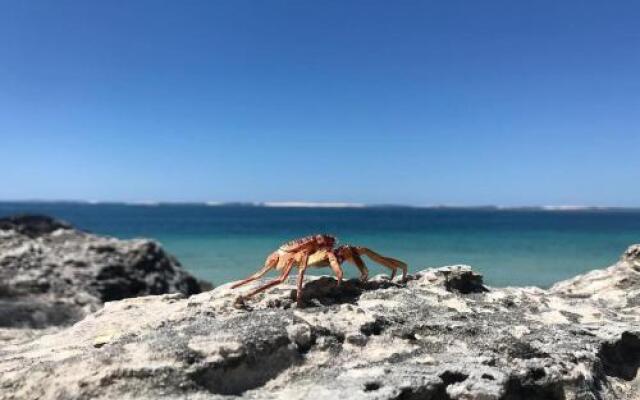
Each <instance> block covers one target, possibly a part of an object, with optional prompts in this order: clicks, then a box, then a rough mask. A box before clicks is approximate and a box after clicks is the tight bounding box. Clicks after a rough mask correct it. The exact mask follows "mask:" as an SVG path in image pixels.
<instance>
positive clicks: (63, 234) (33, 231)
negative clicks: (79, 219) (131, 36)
mask: <svg viewBox="0 0 640 400" xmlns="http://www.w3.org/2000/svg"><path fill="white" fill-rule="evenodd" d="M202 287H203V285H202V284H201V283H200V282H198V281H197V280H196V279H195V278H194V277H193V276H191V275H190V274H189V273H187V272H186V271H185V270H184V269H183V268H182V267H181V266H180V263H178V261H176V260H175V258H173V257H172V256H171V255H169V254H167V253H166V252H165V251H164V250H163V249H162V248H161V247H160V246H159V245H158V244H157V243H155V242H153V241H150V240H144V239H136V240H117V239H114V238H109V237H102V236H97V235H92V234H90V233H87V232H82V231H79V230H77V229H74V228H73V227H72V226H71V225H69V224H67V223H65V222H62V221H58V220H55V219H53V218H49V217H45V216H29V215H26V216H17V217H8V218H2V219H0V327H29V328H44V327H48V326H62V325H69V324H72V323H74V322H76V321H79V320H80V319H82V318H83V317H84V316H85V315H87V314H88V313H91V312H93V311H96V310H97V309H99V308H100V307H102V304H103V303H104V302H107V301H113V300H120V299H124V298H128V297H136V296H142V295H149V294H163V293H174V292H179V293H183V294H185V295H191V294H195V293H199V292H200V291H201V289H202Z"/></svg>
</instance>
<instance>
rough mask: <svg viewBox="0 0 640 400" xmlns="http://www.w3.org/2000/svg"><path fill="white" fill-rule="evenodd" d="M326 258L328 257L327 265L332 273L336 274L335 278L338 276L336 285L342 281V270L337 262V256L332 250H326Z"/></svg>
mask: <svg viewBox="0 0 640 400" xmlns="http://www.w3.org/2000/svg"><path fill="white" fill-rule="evenodd" d="M327 258H328V259H329V266H330V267H331V270H332V271H333V273H334V274H336V278H338V286H339V285H340V284H341V283H342V275H344V272H343V271H342V267H341V266H340V263H339V262H338V258H337V257H336V255H335V254H333V252H332V251H327Z"/></svg>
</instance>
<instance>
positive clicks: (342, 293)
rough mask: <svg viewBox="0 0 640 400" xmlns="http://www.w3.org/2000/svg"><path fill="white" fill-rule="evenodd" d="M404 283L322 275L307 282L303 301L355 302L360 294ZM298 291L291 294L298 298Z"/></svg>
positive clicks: (308, 303) (307, 304)
mask: <svg viewBox="0 0 640 400" xmlns="http://www.w3.org/2000/svg"><path fill="white" fill-rule="evenodd" d="M402 286H403V284H401V283H397V282H393V281H391V280H389V279H376V280H370V281H367V282H362V281H360V280H359V279H349V280H345V281H342V283H341V284H340V285H338V281H337V280H336V279H334V278H331V277H324V276H323V277H320V278H318V279H314V280H312V281H310V282H307V283H306V284H305V285H304V288H303V296H302V301H303V304H304V307H319V306H329V305H333V304H345V303H349V304H355V303H356V302H357V301H358V299H359V298H360V296H361V295H362V294H363V293H365V292H367V291H372V290H378V289H387V288H392V287H395V288H397V287H402ZM296 295H297V291H296V290H293V291H292V293H291V296H292V298H293V299H295V298H296Z"/></svg>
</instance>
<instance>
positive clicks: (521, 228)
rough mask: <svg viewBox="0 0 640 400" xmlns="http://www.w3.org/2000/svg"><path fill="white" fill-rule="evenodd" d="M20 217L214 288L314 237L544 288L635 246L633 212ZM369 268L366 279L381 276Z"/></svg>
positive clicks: (639, 229) (87, 208)
mask: <svg viewBox="0 0 640 400" xmlns="http://www.w3.org/2000/svg"><path fill="white" fill-rule="evenodd" d="M24 213H36V214H44V215H50V216H53V217H56V218H60V219H63V220H65V221H68V222H70V223H72V224H73V225H75V226H76V227H78V228H80V229H84V230H87V231H91V232H94V233H96V234H101V235H110V236H114V237H117V238H121V239H128V238H136V237H145V238H150V239H154V240H156V241H158V242H160V243H161V244H162V245H163V246H164V247H165V248H166V249H167V251H169V252H170V253H171V254H173V255H175V256H176V257H177V258H178V260H179V261H180V262H181V263H182V264H183V265H184V266H185V268H187V269H188V270H189V271H191V272H192V273H194V274H195V275H196V276H198V277H199V278H202V279H206V280H209V281H211V282H212V283H213V284H222V283H225V282H228V281H232V280H237V279H241V278H243V277H245V276H246V275H249V274H250V273H252V272H253V271H255V270H257V269H258V268H259V267H260V266H261V265H262V264H263V262H264V259H265V257H266V256H267V255H268V254H269V253H270V252H271V251H273V250H275V249H276V248H277V247H278V246H279V245H280V244H281V243H283V242H285V241H288V240H290V239H293V238H296V237H300V236H305V235H308V234H312V233H318V232H323V233H331V234H334V235H335V236H337V237H338V239H339V240H340V242H341V243H351V244H357V245H362V246H367V247H370V248H372V249H374V250H376V251H378V252H380V253H382V254H384V255H388V256H391V257H395V258H398V259H401V260H403V261H405V262H407V263H408V264H409V270H410V272H415V271H418V270H421V269H424V268H427V267H439V266H444V265H455V264H468V265H471V266H472V267H473V268H474V269H475V270H476V271H478V272H480V273H482V274H483V275H484V276H485V280H486V282H487V283H488V284H489V285H493V286H508V285H535V286H540V287H548V286H550V285H552V284H553V283H555V282H557V281H559V280H562V279H566V278H569V277H571V276H574V275H577V274H580V273H584V272H587V271H589V270H592V269H596V268H602V267H605V266H608V265H610V264H612V263H614V262H615V261H616V260H617V259H618V258H619V256H620V254H621V253H622V252H623V251H624V250H625V249H626V247H627V246H629V245H631V244H633V243H637V242H640V210H638V209H631V208H629V209H625V208H603V207H599V208H593V207H589V208H549V207H546V208H545V207H540V208H532V207H526V208H525V207H519V208H510V209H505V208H498V207H489V206H479V207H443V206H440V207H431V208H428V207H412V206H362V207H348V206H347V207H338V206H333V207H317V206H315V207H314V206H306V205H305V206H291V205H290V206H263V205H259V206H256V205H255V204H252V205H250V206H248V205H246V204H243V205H238V204H237V203H236V204H225V205H224V206H223V205H217V206H212V205H210V204H209V205H207V204H195V203H189V204H187V203H182V204H177V203H173V204H166V203H160V204H153V206H151V204H147V203H138V204H125V203H115V202H114V203H86V202H77V201H67V202H42V201H26V202H25V201H22V202H0V217H4V216H8V215H14V214H24ZM368 265H369V267H370V269H371V274H372V275H373V274H376V273H386V272H387V271H386V270H385V269H383V268H381V267H379V266H377V265H375V264H374V263H373V262H368ZM311 272H312V273H315V274H329V273H330V270H329V269H326V270H325V269H314V270H313V271H311ZM345 273H346V275H347V276H348V277H355V276H357V269H356V268H355V267H353V266H348V265H347V266H345Z"/></svg>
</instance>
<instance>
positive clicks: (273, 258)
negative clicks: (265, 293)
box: [231, 254, 278, 289]
mask: <svg viewBox="0 0 640 400" xmlns="http://www.w3.org/2000/svg"><path fill="white" fill-rule="evenodd" d="M276 264H278V256H277V254H272V255H270V256H269V257H267V259H266V261H265V262H264V267H262V269H260V270H259V271H258V272H256V273H255V274H253V275H251V276H250V277H248V278H246V279H243V280H241V281H240V282H238V283H234V284H233V285H232V286H231V289H235V288H237V287H239V286H242V285H246V284H247V283H249V282H253V281H255V280H256V279H260V278H262V277H263V276H264V275H265V274H266V273H267V272H269V270H271V269H273V267H275V266H276Z"/></svg>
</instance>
